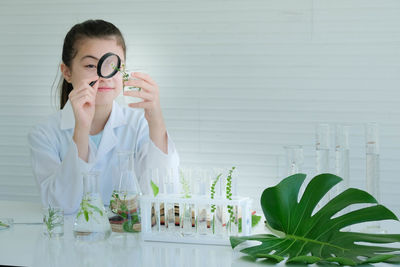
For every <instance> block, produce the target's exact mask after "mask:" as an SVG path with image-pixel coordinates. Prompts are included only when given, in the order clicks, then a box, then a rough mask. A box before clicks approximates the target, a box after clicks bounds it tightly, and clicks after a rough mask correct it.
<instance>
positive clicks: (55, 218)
mask: <svg viewBox="0 0 400 267" xmlns="http://www.w3.org/2000/svg"><path fill="white" fill-rule="evenodd" d="M59 220H60V214H59V213H58V212H57V209H56V208H53V207H51V206H49V207H48V208H47V214H46V216H45V217H44V218H43V222H44V224H45V225H46V229H47V233H48V234H49V237H52V235H53V230H54V228H56V227H57V226H59V225H61V222H60V221H59Z"/></svg>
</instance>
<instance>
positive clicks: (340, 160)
mask: <svg viewBox="0 0 400 267" xmlns="http://www.w3.org/2000/svg"><path fill="white" fill-rule="evenodd" d="M349 129H350V127H349V126H345V125H340V124H339V125H336V134H335V158H336V164H335V165H336V166H335V167H336V175H337V176H339V177H341V178H342V179H343V182H341V183H339V184H338V185H337V186H336V187H335V190H334V191H333V192H332V197H335V196H336V195H338V194H340V193H341V192H343V191H344V190H346V189H347V188H349V185H350V158H349V157H350V149H349Z"/></svg>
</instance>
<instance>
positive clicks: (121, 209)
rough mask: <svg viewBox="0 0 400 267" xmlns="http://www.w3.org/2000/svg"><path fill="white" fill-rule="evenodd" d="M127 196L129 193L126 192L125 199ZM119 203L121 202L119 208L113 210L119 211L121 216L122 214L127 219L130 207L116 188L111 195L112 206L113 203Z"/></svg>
mask: <svg viewBox="0 0 400 267" xmlns="http://www.w3.org/2000/svg"><path fill="white" fill-rule="evenodd" d="M126 196H127V194H126V193H125V194H124V195H123V200H126ZM117 201H118V202H117ZM117 203H118V204H119V207H118V210H113V212H114V213H118V215H119V216H121V217H122V218H124V219H127V218H128V214H129V210H128V207H127V206H126V203H125V202H123V201H121V198H120V195H119V193H118V191H117V190H114V191H113V193H112V195H111V200H110V206H111V207H112V206H113V205H116V204H117Z"/></svg>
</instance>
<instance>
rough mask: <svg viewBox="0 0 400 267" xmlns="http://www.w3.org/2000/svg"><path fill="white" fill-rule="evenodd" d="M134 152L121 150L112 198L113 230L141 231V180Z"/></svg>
mask: <svg viewBox="0 0 400 267" xmlns="http://www.w3.org/2000/svg"><path fill="white" fill-rule="evenodd" d="M134 155H135V154H134V152H132V151H119V152H117V157H118V171H117V177H115V178H116V179H114V190H113V193H112V196H111V200H110V209H111V211H112V213H113V214H112V216H111V217H110V223H111V227H112V230H113V232H130V233H134V232H140V230H141V226H140V205H139V204H140V203H139V200H140V196H141V195H142V192H141V189H140V186H139V182H138V180H137V178H136V175H135V171H134Z"/></svg>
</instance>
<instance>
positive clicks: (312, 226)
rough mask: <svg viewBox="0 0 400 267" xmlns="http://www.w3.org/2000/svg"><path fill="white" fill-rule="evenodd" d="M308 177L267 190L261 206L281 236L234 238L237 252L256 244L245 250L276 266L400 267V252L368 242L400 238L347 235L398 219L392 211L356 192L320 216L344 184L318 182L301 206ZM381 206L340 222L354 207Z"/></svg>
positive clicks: (325, 178)
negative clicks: (377, 266)
mask: <svg viewBox="0 0 400 267" xmlns="http://www.w3.org/2000/svg"><path fill="white" fill-rule="evenodd" d="M305 178H306V175H305V174H295V175H292V176H289V177H287V178H285V179H284V180H282V181H281V182H280V183H279V184H278V185H276V186H274V187H270V188H267V189H265V190H264V192H263V193H262V196H261V206H262V209H263V212H264V215H265V218H266V220H267V224H268V226H269V227H271V229H272V230H273V231H274V232H277V235H272V234H260V235H254V236H247V237H233V236H232V237H230V242H231V246H232V248H235V247H236V246H237V245H239V244H241V243H242V242H245V241H247V240H256V241H259V242H261V244H260V245H257V246H253V247H248V248H245V249H242V250H241V251H242V252H243V253H246V254H248V255H250V256H252V257H254V258H264V259H269V260H272V261H275V262H280V261H282V260H284V259H285V258H288V259H287V261H286V262H287V263H289V262H301V263H307V264H308V263H316V262H321V263H338V264H341V265H358V264H365V263H376V262H382V261H383V262H390V263H399V262H400V255H399V254H396V253H395V252H398V251H400V249H399V248H390V247H381V246H369V245H365V244H360V243H359V242H367V243H393V242H400V235H399V234H366V233H357V232H345V231H344V232H341V231H340V230H341V229H343V228H345V227H347V226H349V225H353V224H357V223H362V222H369V221H380V220H389V219H391V220H398V219H397V217H396V216H395V215H394V214H393V213H392V212H391V211H390V210H389V209H387V208H386V207H384V206H382V205H379V204H377V201H376V200H375V199H374V198H373V197H372V196H371V195H370V194H368V193H366V192H364V191H362V190H359V189H354V188H350V189H347V190H346V191H344V192H342V193H341V194H339V195H338V196H336V197H335V198H334V199H332V200H331V201H329V202H328V203H327V204H326V205H325V206H323V207H321V208H320V210H318V211H317V212H316V213H315V214H314V215H312V213H313V211H314V210H315V209H316V206H317V204H318V202H319V201H320V200H321V199H322V197H323V196H324V195H325V194H326V193H327V192H328V191H329V190H330V189H331V188H332V187H333V186H335V185H336V184H337V183H339V182H340V181H341V180H342V179H341V178H340V177H338V176H336V175H333V174H321V175H318V176H316V177H314V178H313V179H312V180H311V182H310V183H309V184H308V185H307V188H306V190H305V192H304V194H303V196H302V197H301V200H300V202H297V199H298V198H297V197H298V194H299V189H300V186H301V185H302V183H303V182H304V180H305ZM360 203H368V204H375V205H372V206H371V205H370V206H368V207H366V208H361V209H357V210H354V211H351V212H349V213H347V214H344V215H339V216H337V217H334V215H335V214H337V213H339V212H340V211H342V210H343V209H345V208H346V207H348V206H349V205H352V204H360Z"/></svg>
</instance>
